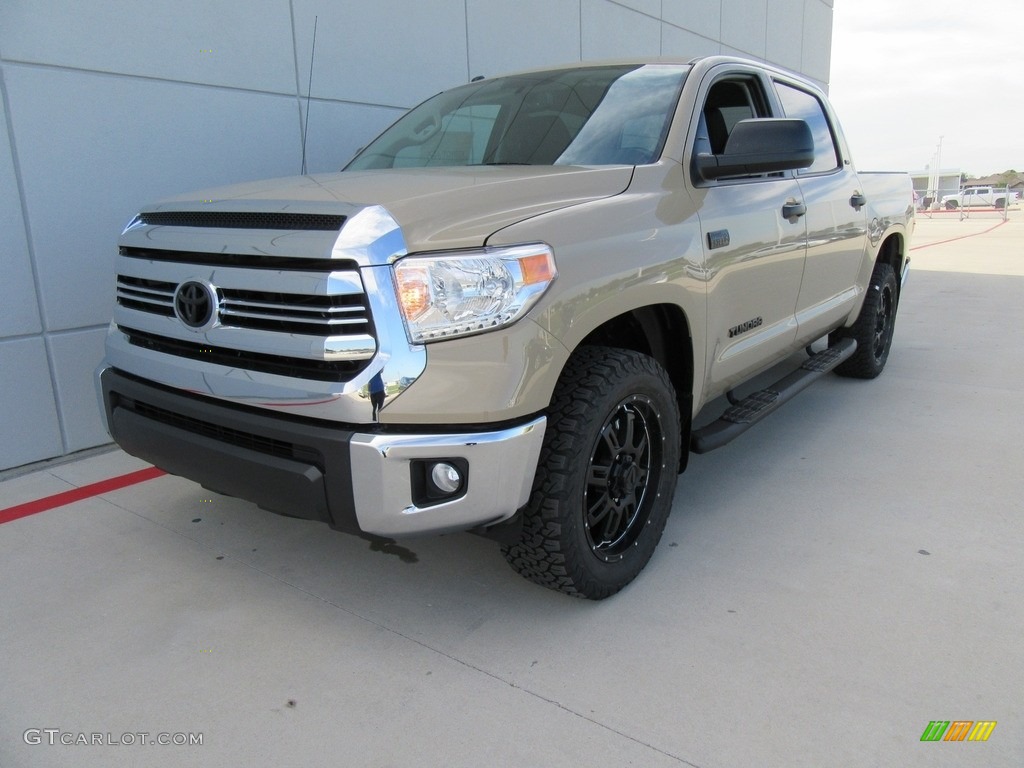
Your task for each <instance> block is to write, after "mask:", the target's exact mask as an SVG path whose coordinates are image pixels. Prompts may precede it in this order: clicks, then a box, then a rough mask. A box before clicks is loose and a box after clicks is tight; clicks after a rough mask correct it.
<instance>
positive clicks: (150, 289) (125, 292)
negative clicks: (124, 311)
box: [117, 275, 178, 317]
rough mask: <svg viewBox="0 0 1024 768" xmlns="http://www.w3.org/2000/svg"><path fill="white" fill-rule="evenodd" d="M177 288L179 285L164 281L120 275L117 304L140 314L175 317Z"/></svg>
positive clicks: (118, 277)
mask: <svg viewBox="0 0 1024 768" xmlns="http://www.w3.org/2000/svg"><path fill="white" fill-rule="evenodd" d="M177 287H178V285H177V283H168V282H165V281H163V280H146V279H145V278H142V277H130V276H128V275H118V276H117V303H118V304H120V305H121V306H122V307H129V308H131V309H137V310H139V311H140V312H152V313H153V314H156V315H163V316H164V317H174V291H175V290H176V289H177Z"/></svg>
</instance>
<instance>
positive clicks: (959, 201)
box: [942, 187, 1020, 211]
mask: <svg viewBox="0 0 1024 768" xmlns="http://www.w3.org/2000/svg"><path fill="white" fill-rule="evenodd" d="M1018 202H1020V192H1017V191H1016V190H1011V189H1008V188H1007V187H968V188H967V189H963V190H961V191H959V192H957V193H956V194H955V195H945V196H944V197H943V198H942V207H943V208H946V209H948V210H951V211H955V210H956V209H957V208H997V209H1002V208H1006V207H1007V206H1008V205H1016V204H1017V203H1018Z"/></svg>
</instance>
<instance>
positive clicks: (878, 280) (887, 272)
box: [832, 262, 899, 379]
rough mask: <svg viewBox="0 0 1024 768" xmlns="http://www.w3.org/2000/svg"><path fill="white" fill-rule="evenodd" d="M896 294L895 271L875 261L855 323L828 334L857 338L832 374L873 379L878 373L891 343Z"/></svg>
mask: <svg viewBox="0 0 1024 768" xmlns="http://www.w3.org/2000/svg"><path fill="white" fill-rule="evenodd" d="M898 296H899V294H898V292H897V288H896V273H895V272H894V271H893V269H892V266H890V265H889V264H885V263H882V262H879V263H878V264H876V265H875V270H874V272H873V273H872V274H871V282H870V283H869V284H868V293H867V296H866V297H865V298H864V306H863V307H861V310H860V315H858V316H857V322H855V323H854V324H853V325H852V326H851V327H850V328H843V329H840V330H838V331H836V332H834V333H833V334H832V339H835V338H845V337H849V338H853V339H856V341H857V351H856V352H854V353H853V356H852V357H850V359H848V360H846V361H845V362H843V363H841V364H840V365H839V366H837V367H836V373H838V374H839V375H840V376H850V377H853V378H857V379H873V378H875V377H876V376H878V374H880V373H881V372H882V369H883V368H885V362H886V360H888V359H889V348H890V347H891V346H892V334H893V330H894V329H895V324H896V304H897V300H898Z"/></svg>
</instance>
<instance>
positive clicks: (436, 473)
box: [430, 462, 462, 494]
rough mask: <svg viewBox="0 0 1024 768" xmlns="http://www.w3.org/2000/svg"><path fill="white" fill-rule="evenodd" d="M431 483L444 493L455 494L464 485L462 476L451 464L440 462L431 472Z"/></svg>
mask: <svg viewBox="0 0 1024 768" xmlns="http://www.w3.org/2000/svg"><path fill="white" fill-rule="evenodd" d="M430 482H432V483H433V484H434V486H435V487H436V488H437V489H438V490H439V491H441V492H442V493H446V494H447V493H455V492H456V491H457V490H459V486H461V485H462V475H461V474H459V470H457V469H456V468H455V467H453V466H452V465H451V464H445V463H444V462H439V463H437V464H435V465H434V467H433V469H431V470H430Z"/></svg>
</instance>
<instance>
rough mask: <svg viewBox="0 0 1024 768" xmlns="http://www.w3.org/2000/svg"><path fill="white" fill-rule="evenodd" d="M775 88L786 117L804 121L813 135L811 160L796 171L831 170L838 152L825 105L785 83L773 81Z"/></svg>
mask: <svg viewBox="0 0 1024 768" xmlns="http://www.w3.org/2000/svg"><path fill="white" fill-rule="evenodd" d="M775 87H776V90H777V91H778V94H779V100H780V101H781V102H782V109H783V110H784V111H785V113H786V117H795V118H799V119H800V120H803V121H805V122H806V123H807V124H808V125H809V126H810V127H811V135H812V136H814V163H813V164H812V165H811V167H810V168H803V169H801V170H799V171H797V173H798V174H800V175H806V174H809V173H827V172H828V171H834V170H835V169H836V168H838V167H839V152H838V150H837V149H836V142H835V137H834V136H833V135H832V127H831V126H830V125H829V122H828V117H827V116H826V114H825V108H824V107H823V106H822V104H821V102H820V101H819V100H818V97H817V96H815V95H814V94H812V93H808V92H807V91H804V90H801V89H799V88H794V87H793V86H791V85H789V84H787V83H780V82H778V81H776V83H775Z"/></svg>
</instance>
